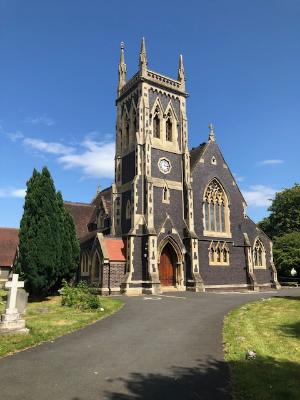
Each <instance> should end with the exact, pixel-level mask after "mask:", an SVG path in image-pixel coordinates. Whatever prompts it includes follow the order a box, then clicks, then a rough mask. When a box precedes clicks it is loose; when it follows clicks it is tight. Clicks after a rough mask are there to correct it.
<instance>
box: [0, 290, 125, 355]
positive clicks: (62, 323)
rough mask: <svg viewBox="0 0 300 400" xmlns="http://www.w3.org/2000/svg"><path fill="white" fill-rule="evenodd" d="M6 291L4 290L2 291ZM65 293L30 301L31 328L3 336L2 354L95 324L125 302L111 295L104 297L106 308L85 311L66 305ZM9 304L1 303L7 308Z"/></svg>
mask: <svg viewBox="0 0 300 400" xmlns="http://www.w3.org/2000/svg"><path fill="white" fill-rule="evenodd" d="M4 294H6V293H5V292H4V291H0V299H1V295H2V296H3V295H4ZM60 303H61V297H59V296H55V297H49V298H48V299H46V300H44V301H40V302H32V303H29V304H28V308H27V313H26V316H25V320H26V326H27V328H29V329H30V333H29V334H28V335H24V334H23V335H22V334H9V335H1V336H0V357H2V356H5V355H7V354H11V353H13V352H15V351H18V350H22V349H25V348H27V347H31V346H34V345H36V344H39V343H41V342H44V341H48V340H52V339H54V338H56V337H58V336H62V335H64V334H66V333H68V332H72V331H74V330H76V329H78V328H81V327H83V326H85V325H87V324H91V323H92V322H95V321H97V320H99V319H101V318H103V317H106V316H108V315H110V314H112V313H114V312H115V311H117V310H119V309H120V308H121V307H122V305H123V302H122V301H121V300H116V299H111V298H106V297H105V298H101V304H102V307H103V308H104V311H100V310H92V311H81V310H78V309H74V308H69V307H62V306H61V305H60ZM4 306H5V304H4V303H3V302H2V304H0V312H3V310H4Z"/></svg>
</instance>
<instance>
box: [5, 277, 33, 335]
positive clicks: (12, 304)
mask: <svg viewBox="0 0 300 400" xmlns="http://www.w3.org/2000/svg"><path fill="white" fill-rule="evenodd" d="M18 278H19V274H13V276H12V280H11V281H8V282H6V284H5V287H6V288H9V289H10V290H9V295H8V297H7V302H6V309H5V314H2V315H1V322H0V334H3V333H28V332H29V330H28V329H27V328H26V327H25V320H23V319H21V315H20V312H19V311H18V309H17V291H18V288H23V287H24V282H22V281H19V280H18ZM25 293H26V292H25ZM20 296H22V295H20Z"/></svg>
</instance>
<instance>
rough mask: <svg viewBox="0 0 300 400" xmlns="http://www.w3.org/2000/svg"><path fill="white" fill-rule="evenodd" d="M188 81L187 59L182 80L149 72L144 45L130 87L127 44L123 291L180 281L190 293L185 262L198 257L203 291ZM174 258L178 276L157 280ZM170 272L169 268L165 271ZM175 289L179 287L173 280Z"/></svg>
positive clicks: (118, 178)
mask: <svg viewBox="0 0 300 400" xmlns="http://www.w3.org/2000/svg"><path fill="white" fill-rule="evenodd" d="M186 98H187V93H186V90H185V76H184V66H183V59H182V56H180V58H179V67H178V78H177V80H173V79H170V78H168V77H166V76H163V75H160V74H158V73H156V72H153V71H151V70H149V69H148V62H147V53H146V47H145V41H144V39H143V40H142V44H141V50H140V55H139V71H138V72H137V73H136V74H135V75H134V76H133V77H132V78H131V79H130V80H129V81H126V64H125V60H124V45H123V44H122V45H121V57H120V64H119V84H118V92H117V100H116V105H117V124H116V158H115V171H116V173H115V183H114V185H113V219H112V224H113V233H114V234H115V235H117V236H122V237H124V235H125V236H126V237H127V251H126V253H127V267H126V268H127V270H126V278H125V280H124V282H123V289H124V290H125V291H126V292H128V293H130V292H133V293H134V292H137V291H140V290H141V289H143V291H145V290H147V289H149V291H151V292H152V293H158V292H160V285H164V283H165V284H167V285H168V284H169V283H170V282H168V281H167V280H168V279H169V280H170V279H174V280H176V282H177V286H178V287H182V288H184V285H185V283H184V281H185V272H184V258H185V253H186V249H189V251H192V253H193V254H192V256H191V257H190V259H191V260H192V261H191V263H192V271H191V272H192V273H191V276H190V280H191V282H190V284H191V286H192V287H193V288H194V289H195V290H201V289H202V280H201V277H200V275H199V270H198V242H197V240H196V239H195V236H196V235H195V232H194V215H193V196H192V188H191V174H190V155H189V149H188V123H187V116H186ZM164 249H165V253H163V258H165V259H166V262H168V259H172V262H174V260H176V261H175V262H176V265H177V267H176V274H175V276H174V277H173V278H172V276H171V274H168V273H167V271H165V273H161V274H159V270H158V257H161V256H162V251H164ZM166 268H167V267H166ZM174 283H175V282H174Z"/></svg>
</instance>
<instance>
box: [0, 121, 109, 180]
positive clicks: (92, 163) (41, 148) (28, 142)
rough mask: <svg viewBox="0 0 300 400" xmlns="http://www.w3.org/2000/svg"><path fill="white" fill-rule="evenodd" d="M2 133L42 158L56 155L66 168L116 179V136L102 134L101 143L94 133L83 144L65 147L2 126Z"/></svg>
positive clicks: (86, 175) (0, 130)
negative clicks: (7, 130)
mask: <svg viewBox="0 0 300 400" xmlns="http://www.w3.org/2000/svg"><path fill="white" fill-rule="evenodd" d="M0 132H2V133H4V134H5V135H6V136H8V137H9V138H10V140H12V141H17V140H20V142H21V143H22V144H23V145H24V146H25V147H27V148H30V149H33V150H35V151H36V152H37V153H39V154H40V155H42V154H52V155H54V156H56V161H57V162H59V163H60V164H61V165H63V167H64V168H65V169H80V171H81V172H82V174H83V176H84V177H96V178H113V176H114V156H115V142H114V141H113V140H112V135H108V134H107V135H101V136H102V137H103V138H104V140H102V141H97V140H96V138H97V137H99V136H100V134H99V132H96V131H93V132H90V133H89V134H88V135H86V137H85V139H84V140H83V141H82V142H80V143H72V145H68V144H67V145H65V144H62V143H59V142H47V141H45V140H43V139H36V138H32V137H25V136H24V135H23V134H22V133H21V132H16V133H8V132H4V131H3V129H2V127H1V125H0Z"/></svg>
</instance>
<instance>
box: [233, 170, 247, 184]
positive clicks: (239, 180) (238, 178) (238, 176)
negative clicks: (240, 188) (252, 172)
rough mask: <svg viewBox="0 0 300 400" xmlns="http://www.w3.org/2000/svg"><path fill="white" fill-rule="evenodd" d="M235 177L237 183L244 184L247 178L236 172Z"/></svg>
mask: <svg viewBox="0 0 300 400" xmlns="http://www.w3.org/2000/svg"><path fill="white" fill-rule="evenodd" d="M233 176H234V179H235V180H236V181H237V182H243V181H244V180H245V177H244V176H240V175H239V174H236V173H235V172H234V173H233Z"/></svg>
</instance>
